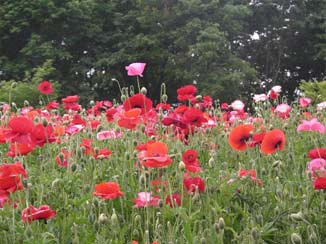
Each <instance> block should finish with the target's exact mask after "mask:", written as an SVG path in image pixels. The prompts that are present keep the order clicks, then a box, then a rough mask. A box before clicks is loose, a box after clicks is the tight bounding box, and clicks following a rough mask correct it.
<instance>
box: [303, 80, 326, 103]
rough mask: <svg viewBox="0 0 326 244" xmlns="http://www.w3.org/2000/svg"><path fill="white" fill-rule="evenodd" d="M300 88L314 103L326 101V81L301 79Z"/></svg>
mask: <svg viewBox="0 0 326 244" xmlns="http://www.w3.org/2000/svg"><path fill="white" fill-rule="evenodd" d="M300 90H302V91H303V93H304V96H305V97H309V98H311V99H312V101H313V102H314V103H319V102H323V101H326V81H319V82H318V81H313V82H308V81H301V85H300Z"/></svg>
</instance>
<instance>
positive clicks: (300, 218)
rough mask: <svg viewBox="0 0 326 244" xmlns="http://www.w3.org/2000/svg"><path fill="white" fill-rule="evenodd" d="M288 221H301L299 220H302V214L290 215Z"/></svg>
mask: <svg viewBox="0 0 326 244" xmlns="http://www.w3.org/2000/svg"><path fill="white" fill-rule="evenodd" d="M290 219H292V220H294V221H301V220H303V215H302V212H301V211H300V212H298V213H293V214H290Z"/></svg>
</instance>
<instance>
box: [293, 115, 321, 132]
mask: <svg viewBox="0 0 326 244" xmlns="http://www.w3.org/2000/svg"><path fill="white" fill-rule="evenodd" d="M301 131H318V132H319V133H321V134H323V133H325V127H324V126H323V125H322V124H321V123H320V122H318V120H317V119H316V118H314V119H312V120H309V121H308V120H302V123H301V124H300V125H299V126H298V128H297V132H301Z"/></svg>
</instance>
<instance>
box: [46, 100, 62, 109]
mask: <svg viewBox="0 0 326 244" xmlns="http://www.w3.org/2000/svg"><path fill="white" fill-rule="evenodd" d="M59 107H60V105H59V103H57V102H55V101H50V102H49V103H48V105H46V107H45V108H46V109H47V110H52V109H58V108H59Z"/></svg>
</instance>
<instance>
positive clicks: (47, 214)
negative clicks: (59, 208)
mask: <svg viewBox="0 0 326 244" xmlns="http://www.w3.org/2000/svg"><path fill="white" fill-rule="evenodd" d="M56 214H57V213H56V211H54V210H52V209H51V208H50V207H49V206H48V205H42V206H40V207H39V208H36V207H34V206H32V205H30V206H29V207H28V208H25V209H23V211H22V220H23V222H28V223H31V222H32V221H33V220H37V219H50V218H53V217H54V216H56Z"/></svg>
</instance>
